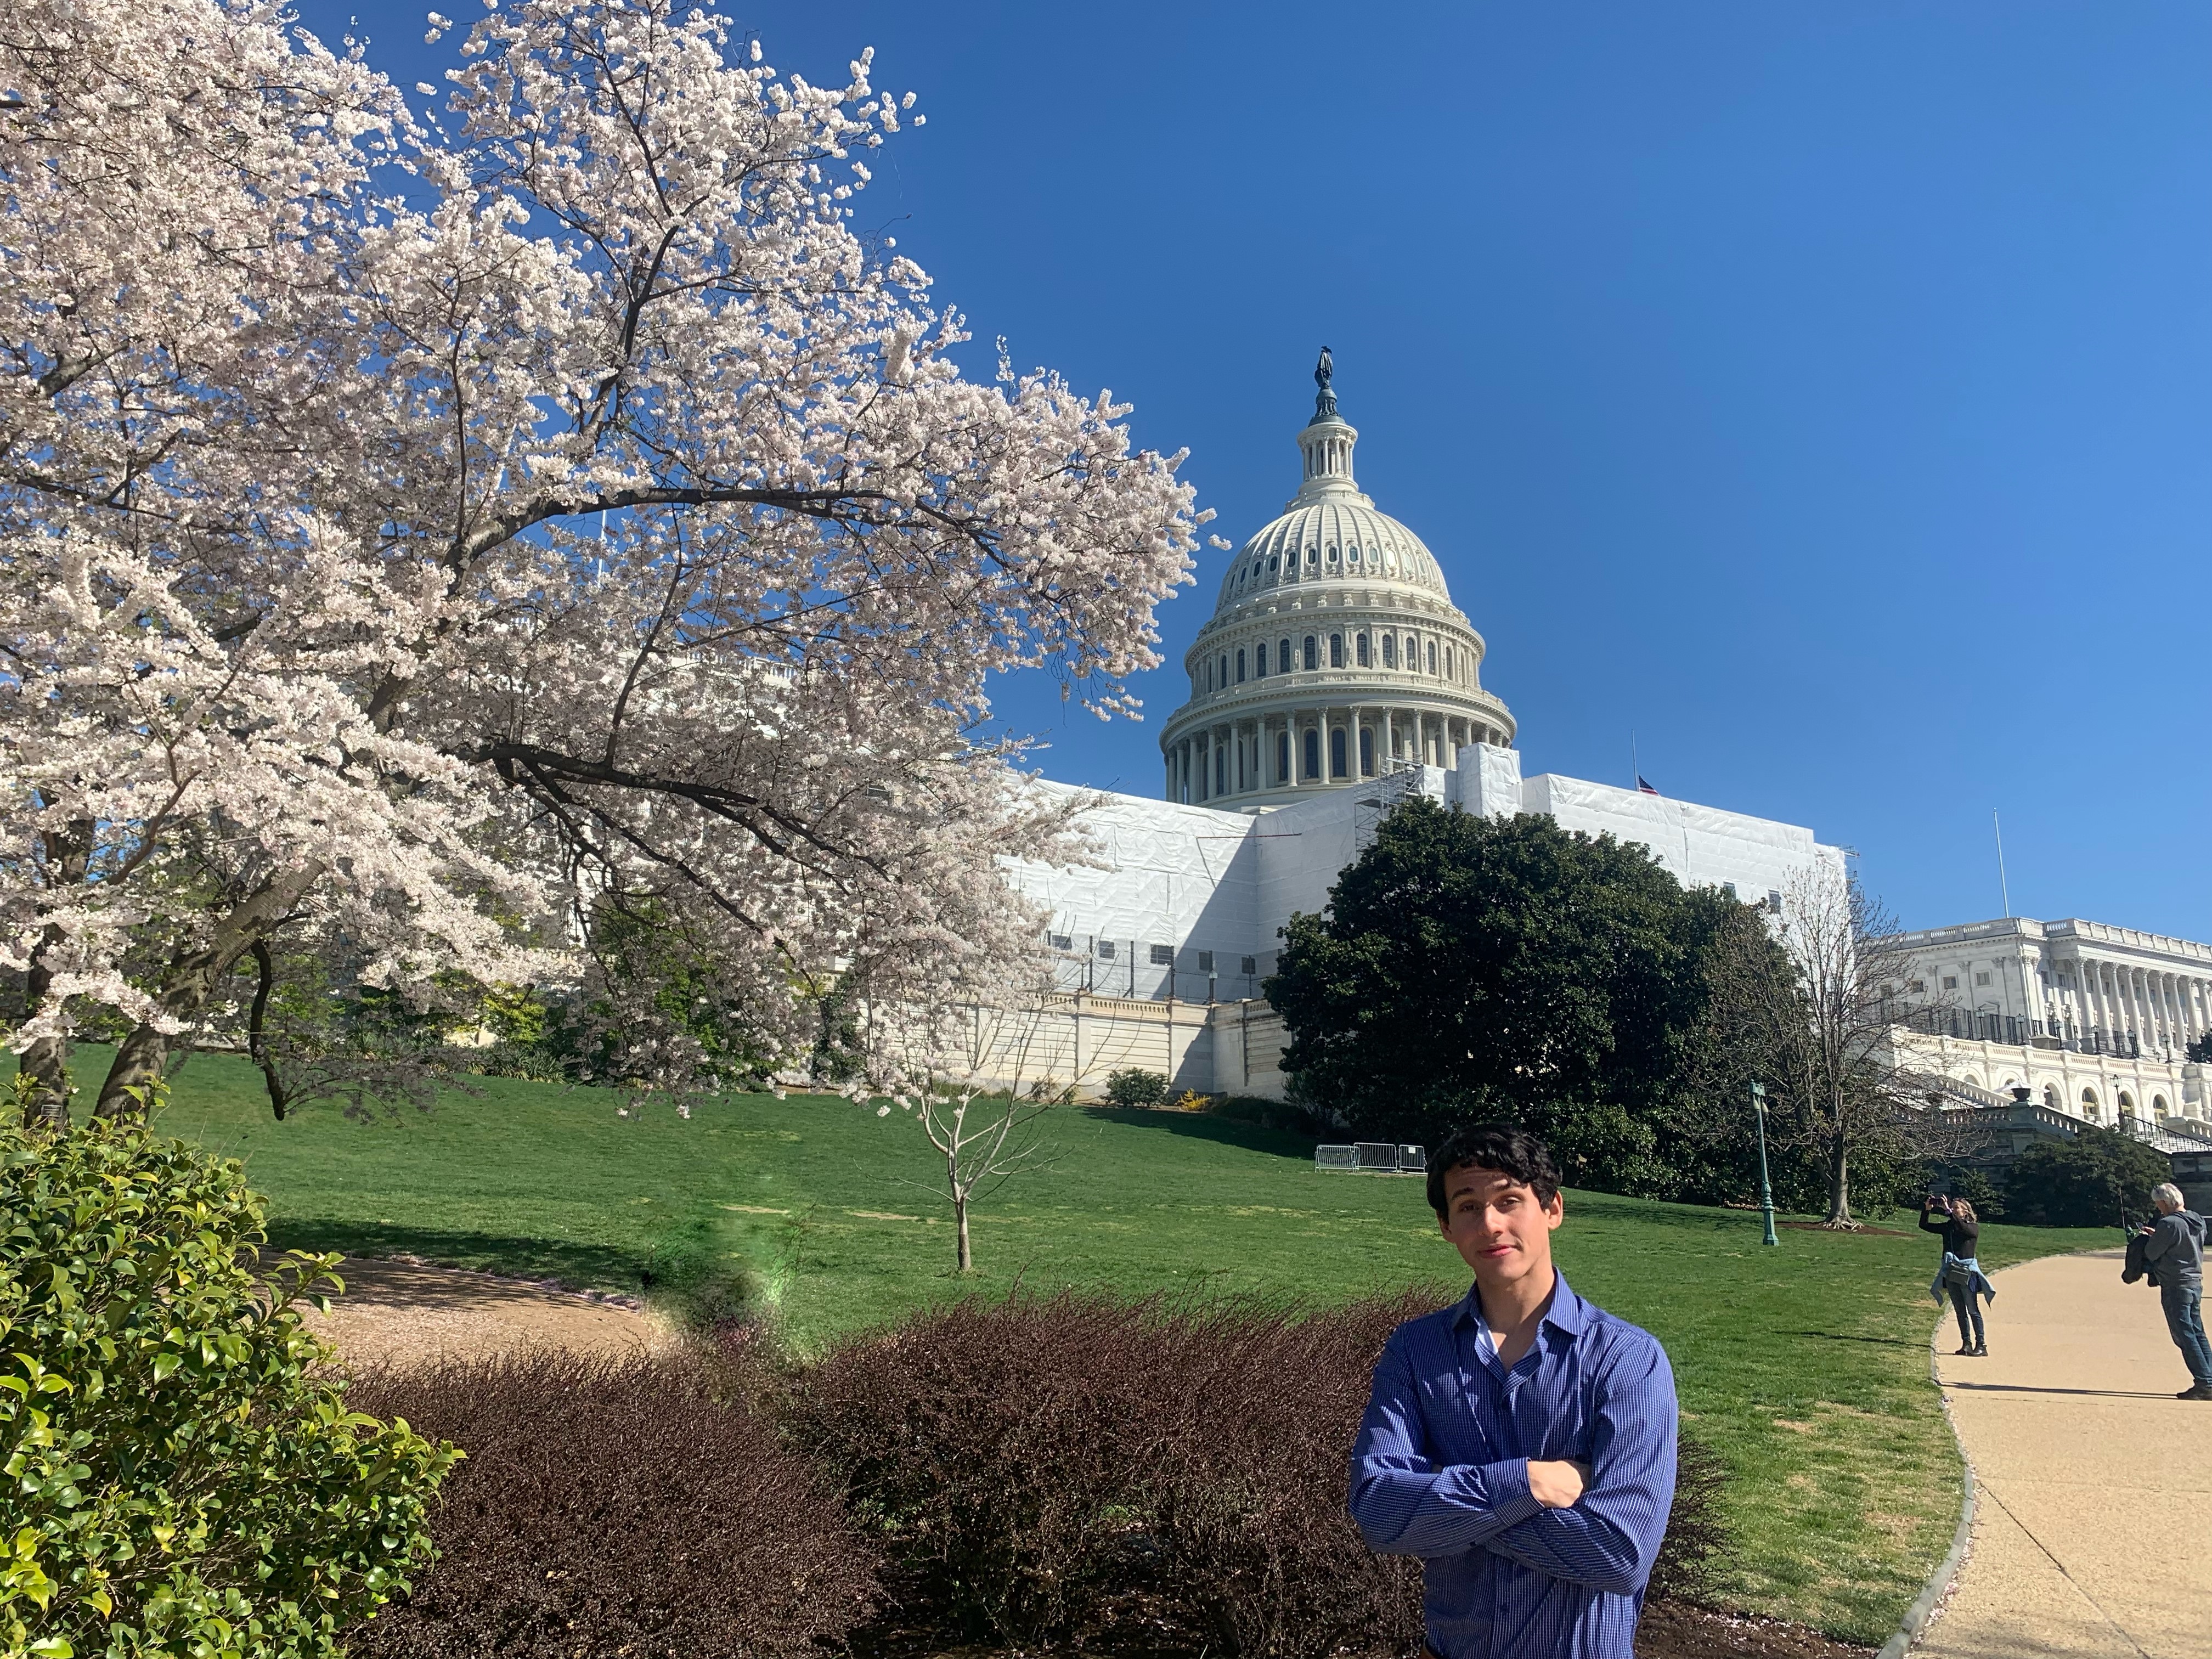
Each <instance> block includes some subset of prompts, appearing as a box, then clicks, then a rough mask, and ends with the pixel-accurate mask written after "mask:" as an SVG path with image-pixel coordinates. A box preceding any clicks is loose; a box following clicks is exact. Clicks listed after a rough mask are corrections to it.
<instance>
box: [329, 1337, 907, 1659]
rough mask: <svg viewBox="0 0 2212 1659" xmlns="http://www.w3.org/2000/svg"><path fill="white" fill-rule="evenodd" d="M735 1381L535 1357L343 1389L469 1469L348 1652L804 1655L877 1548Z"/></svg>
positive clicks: (861, 1615) (844, 1612)
mask: <svg viewBox="0 0 2212 1659" xmlns="http://www.w3.org/2000/svg"><path fill="white" fill-rule="evenodd" d="M349 1403H352V1404H354V1405H356V1407H360V1408H362V1409H368V1410H371V1411H375V1412H378V1413H383V1414H385V1415H387V1416H392V1415H397V1416H401V1417H404V1418H405V1419H407V1420H408V1422H409V1423H410V1424H412V1425H417V1426H418V1427H419V1429H420V1431H422V1432H424V1433H427V1434H430V1435H433V1436H438V1437H445V1438H447V1439H450V1440H453V1442H455V1443H457V1444H459V1446H460V1447H461V1448H462V1449H464V1450H465V1452H466V1453H467V1457H466V1459H465V1461H464V1462H462V1463H461V1464H460V1465H459V1467H457V1468H455V1470H454V1471H453V1474H452V1475H451V1477H449V1479H448V1480H447V1483H446V1487H445V1493H444V1501H443V1502H442V1504H441V1505H440V1506H439V1507H438V1509H437V1510H436V1511H435V1514H434V1515H433V1516H432V1517H431V1522H430V1534H431V1538H432V1541H433V1542H434V1543H435V1545H436V1547H437V1549H438V1552H439V1558H440V1559H438V1561H437V1563H436V1565H435V1566H433V1567H432V1568H431V1569H430V1570H429V1571H428V1572H426V1573H422V1574H419V1575H417V1577H416V1589H415V1592H414V1594H413V1595H411V1596H410V1597H409V1598H408V1599H407V1600H406V1601H404V1602H402V1603H400V1604H398V1606H395V1607H391V1608H387V1609H386V1611H385V1612H384V1613H383V1614H382V1615H381V1616H380V1617H378V1618H377V1619H375V1620H373V1621H372V1622H371V1623H369V1624H368V1625H367V1626H363V1627H362V1628H361V1629H360V1630H358V1631H357V1632H355V1633H353V1635H352V1636H351V1638H349V1644H348V1646H349V1652H351V1653H352V1654H353V1655H355V1656H356V1659H458V1656H461V1655H470V1656H516V1659H521V1656H531V1659H536V1656H544V1659H554V1656H559V1659H574V1656H576V1655H579V1654H592V1655H596V1654H608V1655H612V1654H625V1655H631V1656H635V1659H655V1656H671V1659H673V1656H683V1659H693V1656H697V1655H702V1654H744V1655H747V1656H750V1659H801V1656H805V1659H816V1656H818V1655H819V1653H820V1652H821V1650H822V1644H824V1643H838V1642H841V1641H842V1639H843V1638H844V1637H845V1636H846V1635H847V1634H848V1632H851V1631H852V1630H854V1628H856V1627H857V1626H860V1624H862V1623H863V1622H864V1621H865V1620H866V1618H867V1616H868V1614H869V1613H870V1612H871V1611H872V1608H873V1607H874V1605H875V1603H876V1601H877V1599H878V1590H877V1583H876V1560H877V1551H876V1549H875V1547H874V1546H873V1545H872V1543H870V1542H868V1541H866V1539H865V1538H864V1537H863V1536H862V1535H861V1534H860V1531H859V1530H858V1529H856V1528H854V1525H853V1524H852V1523H851V1522H850V1521H849V1520H848V1517H847V1516H846V1514H845V1512H844V1510H843V1509H842V1506H841V1504H840V1501H839V1498H838V1496H837V1494H836V1492H833V1491H831V1490H830V1489H829V1486H828V1485H827V1483H826V1482H825V1481H824V1480H823V1478H822V1476H821V1474H820V1473H819V1472H818V1470H817V1469H816V1468H813V1467H812V1466H811V1465H810V1464H809V1463H808V1462H806V1461H805V1460H804V1459H803V1458H801V1457H799V1456H798V1455H794V1454H793V1453H792V1452H791V1451H789V1450H787V1449H786V1448H785V1446H784V1445H783V1444H782V1443H781V1440H780V1439H779V1438H778V1437H777V1435H776V1433H775V1430H774V1428H773V1427H772V1426H771V1425H769V1423H768V1422H767V1421H765V1420H764V1419H763V1418H762V1417H761V1416H760V1415H758V1414H757V1413H756V1412H754V1411H753V1410H751V1409H750V1408H749V1407H747V1406H746V1405H745V1404H744V1402H743V1401H740V1400H736V1399H733V1398H732V1378H730V1377H728V1376H720V1375H718V1374H715V1373H711V1372H709V1371H708V1370H706V1369H703V1368H702V1366H701V1365H699V1364H695V1363H692V1362H690V1361H688V1360H658V1359H644V1358H639V1359H632V1360H619V1361H608V1360H592V1359H585V1358H575V1357H571V1356H565V1355H559V1356H556V1355H551V1354H537V1355H532V1356H529V1357H526V1358H502V1359H493V1360H479V1361H468V1362H449V1363H447V1364H441V1365H439V1366H436V1367H435V1368H431V1369H428V1370H413V1371H392V1372H386V1373H383V1374H380V1375H377V1376H370V1377H368V1378H365V1379H363V1380H362V1381H361V1382H358V1383H356V1384H355V1385H354V1387H353V1389H351V1390H350V1391H349Z"/></svg>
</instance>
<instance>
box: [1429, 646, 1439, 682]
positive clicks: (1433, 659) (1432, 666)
mask: <svg viewBox="0 0 2212 1659" xmlns="http://www.w3.org/2000/svg"><path fill="white" fill-rule="evenodd" d="M1436 671H1437V642H1436V641H1434V640H1431V641H1429V672H1430V673H1431V674H1433V673H1435V672H1436Z"/></svg>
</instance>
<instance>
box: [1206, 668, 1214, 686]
mask: <svg viewBox="0 0 2212 1659" xmlns="http://www.w3.org/2000/svg"><path fill="white" fill-rule="evenodd" d="M1206 690H1209V691H1211V690H1213V665H1212V663H1208V664H1206Z"/></svg>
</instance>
